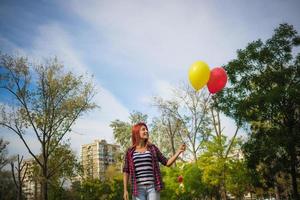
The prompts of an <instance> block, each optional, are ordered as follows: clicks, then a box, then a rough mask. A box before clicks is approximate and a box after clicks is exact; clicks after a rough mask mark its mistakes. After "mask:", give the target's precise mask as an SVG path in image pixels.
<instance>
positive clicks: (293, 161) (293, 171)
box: [290, 144, 299, 200]
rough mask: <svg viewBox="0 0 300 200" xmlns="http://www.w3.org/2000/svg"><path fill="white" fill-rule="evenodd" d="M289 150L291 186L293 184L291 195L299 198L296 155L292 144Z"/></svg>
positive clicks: (296, 198) (297, 199)
mask: <svg viewBox="0 0 300 200" xmlns="http://www.w3.org/2000/svg"><path fill="white" fill-rule="evenodd" d="M290 150H291V151H290V155H291V176H292V186H293V197H294V199H295V200H299V194H298V185H297V171H296V159H297V157H296V152H295V146H294V144H293V145H291V149H290Z"/></svg>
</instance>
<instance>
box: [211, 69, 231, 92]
mask: <svg viewBox="0 0 300 200" xmlns="http://www.w3.org/2000/svg"><path fill="white" fill-rule="evenodd" d="M226 83H227V74H226V71H225V70H224V69H223V68H222V67H216V68H213V69H212V70H211V71H210V77H209V80H208V83H207V88H208V90H209V92H210V93H212V94H214V93H217V92H219V91H220V90H222V89H223V88H224V87H225V85H226Z"/></svg>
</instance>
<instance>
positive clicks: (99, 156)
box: [81, 140, 120, 180]
mask: <svg viewBox="0 0 300 200" xmlns="http://www.w3.org/2000/svg"><path fill="white" fill-rule="evenodd" d="M119 152H120V147H119V146H118V145H115V144H108V143H107V142H106V141H105V140H95V141H94V142H93V143H90V144H85V145H82V146H81V161H82V165H83V172H84V177H85V178H94V179H100V180H103V178H104V176H103V175H104V173H105V170H106V169H107V167H108V166H109V165H113V164H116V163H117V158H116V157H117V155H118V153H119Z"/></svg>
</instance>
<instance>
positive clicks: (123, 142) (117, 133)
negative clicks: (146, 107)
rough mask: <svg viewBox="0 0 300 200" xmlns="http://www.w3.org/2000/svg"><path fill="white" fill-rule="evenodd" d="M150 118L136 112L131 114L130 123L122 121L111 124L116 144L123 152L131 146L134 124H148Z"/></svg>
mask: <svg viewBox="0 0 300 200" xmlns="http://www.w3.org/2000/svg"><path fill="white" fill-rule="evenodd" d="M147 118H148V116H147V115H145V114H143V113H141V112H137V111H134V112H132V113H130V116H129V120H130V122H123V121H120V120H118V119H117V120H114V121H112V122H111V124H110V127H111V128H112V129H113V135H114V139H115V140H116V142H117V143H118V144H119V145H120V147H121V151H123V152H124V151H125V150H126V149H127V148H128V147H130V146H131V128H132V126H133V125H134V124H136V123H139V122H145V123H146V124H147Z"/></svg>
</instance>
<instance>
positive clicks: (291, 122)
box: [218, 24, 300, 199]
mask: <svg viewBox="0 0 300 200" xmlns="http://www.w3.org/2000/svg"><path fill="white" fill-rule="evenodd" d="M299 44H300V37H299V35H298V34H297V31H296V30H295V29H294V28H293V26H291V25H288V24H281V25H280V26H279V27H278V28H276V29H275V32H274V35H273V36H272V37H271V38H270V39H268V40H267V41H266V42H265V43H264V42H262V41H261V40H257V41H254V42H251V43H249V44H248V45H247V47H246V48H245V49H243V50H241V49H240V50H238V51H237V58H236V59H234V60H232V61H230V62H229V63H228V64H227V65H226V66H225V69H226V71H227V74H228V77H229V82H230V84H228V87H227V88H225V90H223V92H220V93H218V96H219V98H220V100H219V101H218V107H219V108H220V109H221V110H222V111H224V112H225V113H226V114H227V115H228V116H231V117H233V118H234V119H236V120H238V121H242V122H244V123H247V124H250V130H252V132H253V134H251V135H250V138H253V140H256V141H257V140H258V138H259V139H260V140H264V142H263V144H267V143H270V142H271V143H272V144H273V145H274V146H273V147H274V148H273V149H274V150H275V152H274V153H275V154H276V155H274V156H275V157H277V158H278V159H275V160H274V162H273V165H272V166H276V165H279V166H280V165H281V163H280V162H279V160H281V161H282V160H284V161H285V163H288V168H285V169H284V171H285V172H287V173H289V174H290V175H291V184H292V188H293V195H294V196H293V198H294V199H299V198H300V197H299V194H298V183H297V177H298V174H299V172H298V170H299V155H300V148H299V145H300V134H299V129H300V115H299V112H300V109H299V108H300V106H299V104H300V53H298V54H296V52H294V51H293V49H295V47H297V46H299ZM253 129H259V130H260V131H259V132H260V134H257V133H254V132H255V130H254V131H253ZM262 134H264V135H266V137H260V135H262ZM251 142H252V141H251ZM253 147H254V148H258V149H257V151H263V149H267V147H266V146H258V145H254V146H253ZM248 150H249V151H248V153H249V154H252V153H254V152H256V151H251V150H250V149H248ZM246 153H247V152H246ZM258 155H259V156H261V157H259V158H258V160H259V162H256V163H257V164H260V163H265V162H264V160H265V158H268V155H267V154H258ZM258 155H256V156H258ZM249 156H250V155H249ZM253 156H254V155H253ZM265 164H266V165H268V163H265ZM256 166H257V165H256ZM276 168H278V169H280V170H283V169H282V168H280V167H276Z"/></svg>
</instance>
